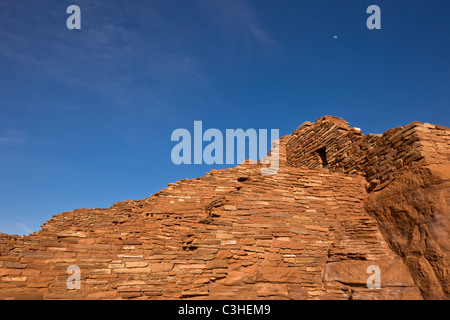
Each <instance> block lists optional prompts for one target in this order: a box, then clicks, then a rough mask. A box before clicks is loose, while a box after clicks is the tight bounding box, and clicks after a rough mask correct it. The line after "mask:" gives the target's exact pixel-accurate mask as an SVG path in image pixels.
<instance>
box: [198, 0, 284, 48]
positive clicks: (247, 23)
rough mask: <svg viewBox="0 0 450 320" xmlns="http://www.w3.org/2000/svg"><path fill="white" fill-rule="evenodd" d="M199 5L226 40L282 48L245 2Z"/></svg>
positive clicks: (201, 2) (234, 0) (202, 1)
mask: <svg viewBox="0 0 450 320" xmlns="http://www.w3.org/2000/svg"><path fill="white" fill-rule="evenodd" d="M196 3H197V5H198V6H199V7H200V8H201V9H202V10H204V11H205V12H207V13H208V14H209V16H210V21H211V24H212V25H216V26H217V27H218V28H219V29H220V31H221V33H222V36H223V37H224V39H225V40H226V41H228V42H230V43H233V44H234V45H244V46H249V45H259V46H264V47H265V49H267V48H272V49H273V48H277V49H278V48H280V44H279V43H278V42H277V41H276V40H275V39H274V38H273V37H272V36H271V35H270V34H269V32H268V31H267V30H266V29H265V28H264V26H263V24H262V23H261V22H260V20H259V19H258V18H257V16H256V13H255V10H254V8H253V7H252V6H251V5H250V4H249V3H248V2H247V1H245V0H242V1H241V0H225V1H208V0H197V1H196Z"/></svg>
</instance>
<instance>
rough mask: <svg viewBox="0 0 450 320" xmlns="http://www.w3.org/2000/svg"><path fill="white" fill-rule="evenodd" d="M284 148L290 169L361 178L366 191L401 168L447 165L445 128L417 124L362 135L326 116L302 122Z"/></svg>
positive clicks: (449, 137) (449, 132) (449, 142)
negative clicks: (366, 184)
mask: <svg viewBox="0 0 450 320" xmlns="http://www.w3.org/2000/svg"><path fill="white" fill-rule="evenodd" d="M286 145H287V154H288V156H287V162H288V165H289V166H293V167H299V166H305V167H308V168H322V167H327V168H328V169H330V170H333V171H339V172H344V173H350V174H352V173H360V174H362V175H364V176H365V177H366V179H367V180H368V182H369V183H370V189H371V190H372V189H374V188H375V187H376V186H378V185H380V184H383V183H385V182H387V181H389V180H391V179H392V177H393V176H394V173H395V172H397V171H399V170H400V169H402V168H406V169H408V168H411V167H412V166H414V165H427V164H448V163H450V129H448V128H446V127H443V126H439V125H430V124H422V123H420V122H413V123H411V124H409V125H407V126H404V127H398V128H395V129H391V130H388V131H386V132H385V133H384V134H382V135H380V134H368V135H363V134H362V133H361V131H359V130H358V129H355V128H350V127H349V125H348V123H347V122H346V121H344V120H342V119H340V118H336V117H330V116H325V117H322V118H320V119H318V120H317V121H316V122H315V123H310V122H305V123H303V124H302V125H301V126H300V127H299V128H297V129H296V130H295V131H294V132H293V133H292V134H291V136H290V138H289V139H288V141H287V143H286ZM324 158H326V160H324Z"/></svg>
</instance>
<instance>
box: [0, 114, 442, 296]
mask: <svg viewBox="0 0 450 320" xmlns="http://www.w3.org/2000/svg"><path fill="white" fill-rule="evenodd" d="M448 137H449V131H448V130H446V129H445V128H442V127H438V126H434V127H432V126H428V125H421V124H417V123H415V124H412V125H409V126H405V127H403V128H397V129H393V130H391V131H388V132H387V133H385V134H384V135H379V136H376V135H367V136H364V135H363V134H362V133H361V132H359V131H358V130H355V129H349V128H348V125H347V124H346V122H345V121H343V120H342V119H339V118H334V117H324V118H321V119H319V120H318V121H316V123H315V124H311V123H306V124H303V125H302V126H300V127H299V128H298V129H297V130H296V131H295V132H294V133H293V134H292V135H289V136H285V137H283V138H281V139H280V141H278V143H276V144H275V146H276V147H277V148H278V150H277V152H278V153H279V155H280V168H279V170H278V172H277V173H276V174H274V175H261V164H250V163H244V164H242V165H240V166H237V167H235V168H232V169H226V170H212V171H211V172H210V173H208V174H207V175H206V176H204V177H201V178H197V179H191V180H188V179H185V180H182V181H178V182H176V183H173V184H170V185H169V187H168V188H166V189H164V190H161V191H160V192H158V193H156V194H154V195H152V196H151V197H149V198H146V199H142V200H138V201H130V200H128V201H124V202H120V203H116V204H114V205H113V206H111V207H110V208H107V209H78V210H75V211H71V212H65V213H61V214H58V215H56V216H54V217H53V218H51V219H50V220H49V221H47V222H46V223H45V224H44V225H43V226H42V229H41V230H40V231H39V232H36V233H33V234H31V235H28V236H21V237H19V236H12V235H5V234H0V298H3V299H21V298H25V299H422V298H425V299H430V298H431V299H433V298H436V299H442V298H444V299H445V298H448V271H447V269H448V251H449V243H448V231H449V230H448V207H449V201H450V199H449V197H448V195H449V192H448V190H449V189H448V184H449V183H450V182H449V181H450V177H449V176H447V173H446V172H447V171H446V170H448V169H445V165H443V163H446V161H448V160H449V159H448V147H449V144H448V140H446V139H448ZM389 144H390V145H389ZM394 146H395V147H394ZM317 148H319V149H320V148H322V149H323V148H325V151H326V156H327V159H326V160H327V168H321V164H322V163H323V159H322V158H321V157H320V155H317V154H316V152H315V150H317ZM302 150H303V151H302ZM377 150H379V151H377ZM392 150H394V151H392ZM368 152H372V153H371V156H370V157H368V156H367V153H368ZM417 152H419V153H420V155H419V153H417ZM316 156H317V157H316ZM398 160H402V161H403V163H402V166H399V167H398V169H397V171H393V170H395V169H394V168H397V166H396V163H398V162H399V161H398ZM368 163H370V164H368ZM430 163H433V164H440V165H435V166H434V167H433V169H427V168H428V167H427V168H426V167H424V166H425V165H426V164H430ZM412 164H415V165H417V167H414V168H415V169H414V170H416V171H412V170H413V169H410V168H409V167H413V166H412ZM378 165H380V166H381V168H378ZM308 167H309V168H308ZM443 168H444V169H443ZM389 170H391V171H389ZM417 170H418V171H417ZM388 172H393V173H394V174H392V175H390V174H389V173H388ZM367 179H369V181H372V180H374V179H380V182H381V184H380V185H379V186H378V187H377V188H372V189H370V194H368V193H367V189H366V187H365V186H366V185H367V183H368V180H367ZM388 179H390V180H388ZM381 186H383V187H381ZM73 265H76V266H78V267H79V268H80V271H81V283H80V285H81V287H80V288H79V289H69V288H68V286H67V280H68V278H69V274H68V273H67V268H68V267H69V266H73ZM373 265H375V266H377V267H379V269H380V270H381V288H380V289H369V288H368V287H367V279H368V277H369V276H370V273H368V271H367V270H368V267H370V266H373Z"/></svg>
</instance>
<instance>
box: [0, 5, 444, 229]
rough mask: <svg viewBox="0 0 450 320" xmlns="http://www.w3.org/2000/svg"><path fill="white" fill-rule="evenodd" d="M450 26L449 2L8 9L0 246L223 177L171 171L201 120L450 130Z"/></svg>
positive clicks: (199, 168) (194, 169) (0, 91)
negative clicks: (81, 216)
mask: <svg viewBox="0 0 450 320" xmlns="http://www.w3.org/2000/svg"><path fill="white" fill-rule="evenodd" d="M71 4H75V5H78V6H79V7H80V8H81V27H82V29H81V30H68V29H67V27H66V19H67V17H68V16H69V15H68V14H66V8H67V7H68V6H69V5H71ZM372 4H376V5H378V6H379V7H380V8H381V26H382V29H381V30H368V29H367V27H366V20H367V18H368V16H369V15H368V14H366V9H367V7H368V6H369V5H372ZM449 16H450V2H449V1H442V0H441V1H438V0H432V1H425V0H417V1H400V0H399V1H384V0H375V1H372V0H371V1H364V0H345V1H344V0H339V1H337V0H327V1H325V0H315V1H299V0H296V1H293V0H283V1H275V0H270V1H269V0H253V1H251V0H183V1H182V0H165V1H160V0H158V1H149V0H146V1H139V0H138V1H120V2H119V1H102V0H95V1H94V0H71V1H56V0H40V1H25V0H21V1H7V0H0V232H5V233H12V234H28V233H30V232H33V231H37V230H39V228H40V225H42V224H43V223H44V222H45V221H46V220H48V219H49V218H51V217H52V215H55V214H57V213H59V212H64V211H70V210H73V209H76V208H99V207H109V206H110V205H112V204H113V203H114V202H118V201H123V200H126V199H132V200H136V199H142V198H145V197H148V196H150V195H151V194H153V193H155V192H157V191H158V190H160V189H162V188H165V187H166V186H167V184H168V183H171V182H174V181H177V180H181V179H183V178H194V177H198V176H202V175H204V173H205V172H208V171H210V170H211V169H215V168H219V166H207V165H181V166H176V165H174V164H173V163H172V161H171V158H170V154H171V150H172V148H173V147H174V145H175V144H176V143H174V142H171V141H170V137H171V133H172V132H173V131H174V130H175V129H177V128H186V129H188V130H193V122H194V121H195V120H201V121H203V127H204V129H207V128H218V129H220V130H225V129H227V128H243V129H248V128H256V129H263V128H265V129H272V128H276V129H279V130H280V135H281V136H282V135H286V134H289V133H291V132H292V131H293V130H295V128H297V127H298V126H299V125H300V124H302V123H303V122H304V121H314V120H315V119H317V118H319V117H321V116H323V115H327V114H330V115H334V116H339V117H342V118H344V119H346V120H347V121H348V122H349V123H350V125H351V126H356V127H360V128H361V129H362V130H363V132H364V133H382V132H384V131H385V130H387V129H389V128H393V127H396V126H400V125H406V124H408V123H410V122H412V121H415V120H419V121H422V122H429V123H438V124H441V125H446V126H450V112H449V108H450V90H449V88H450V62H449V57H450V41H449V38H450V22H449V20H448V19H449V18H448V17H449ZM335 36H337V38H336V37H335ZM220 167H221V168H222V167H227V166H220ZM228 167H229V166H228Z"/></svg>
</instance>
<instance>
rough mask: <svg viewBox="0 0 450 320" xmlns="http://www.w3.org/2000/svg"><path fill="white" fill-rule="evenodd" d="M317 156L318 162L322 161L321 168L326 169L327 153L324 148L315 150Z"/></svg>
mask: <svg viewBox="0 0 450 320" xmlns="http://www.w3.org/2000/svg"><path fill="white" fill-rule="evenodd" d="M317 154H318V155H319V157H320V160H321V161H322V168H326V167H328V161H327V151H326V149H325V148H321V149H319V150H317Z"/></svg>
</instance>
